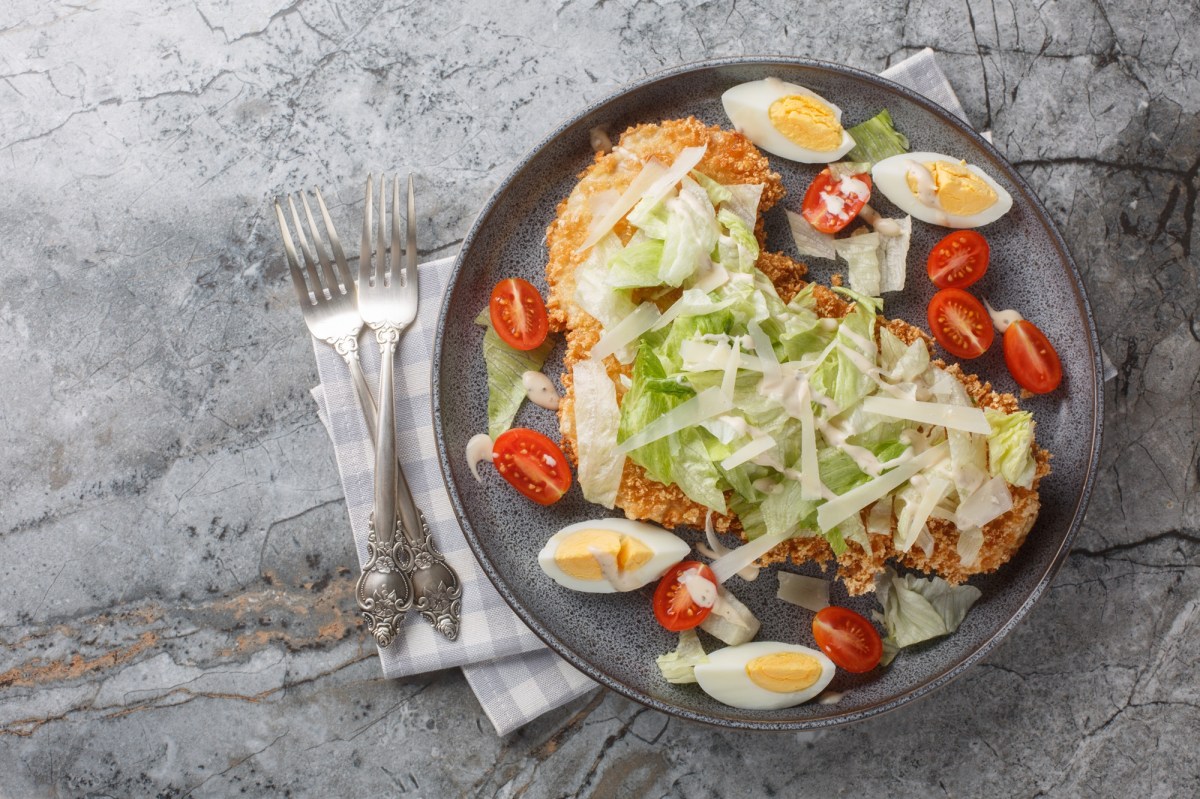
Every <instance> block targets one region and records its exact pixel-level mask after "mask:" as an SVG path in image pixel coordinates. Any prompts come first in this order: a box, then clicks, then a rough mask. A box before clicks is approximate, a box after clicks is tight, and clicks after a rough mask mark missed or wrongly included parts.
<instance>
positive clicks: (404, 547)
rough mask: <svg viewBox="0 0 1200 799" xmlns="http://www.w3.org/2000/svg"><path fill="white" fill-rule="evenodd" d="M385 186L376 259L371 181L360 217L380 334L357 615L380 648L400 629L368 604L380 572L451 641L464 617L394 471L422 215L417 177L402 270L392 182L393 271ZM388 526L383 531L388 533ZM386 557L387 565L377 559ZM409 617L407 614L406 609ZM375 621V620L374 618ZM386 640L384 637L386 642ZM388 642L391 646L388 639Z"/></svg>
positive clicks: (455, 585)
mask: <svg viewBox="0 0 1200 799" xmlns="http://www.w3.org/2000/svg"><path fill="white" fill-rule="evenodd" d="M385 182H386V181H384V180H383V179H382V177H381V179H380V182H379V226H378V228H376V234H377V235H376V247H375V252H374V256H372V248H371V238H372V236H371V233H372V228H373V227H375V225H374V222H373V218H372V217H373V216H374V205H373V193H374V192H373V191H372V179H371V177H370V176H367V196H366V202H365V204H364V209H363V233H362V250H361V253H360V255H359V261H358V268H359V272H358V310H359V313H360V314H361V315H362V319H363V321H364V322H365V323H366V324H367V325H368V326H369V327H370V328H371V329H372V330H374V331H375V340H376V341H377V342H378V344H379V355H380V366H379V417H378V423H377V425H376V428H377V431H376V439H375V510H374V513H373V514H372V529H371V534H370V537H369V538H368V544H367V546H368V550H369V554H370V555H371V559H370V560H369V561H368V563H367V565H366V566H365V567H363V575H362V577H361V578H360V579H359V591H358V597H359V607H360V608H361V609H362V611H363V615H364V616H366V617H367V626H368V627H370V628H371V629H372V631H373V632H374V633H375V639H376V640H377V641H378V642H379V645H380V646H387V643H385V641H384V637H386V636H390V635H393V634H394V631H395V626H394V625H392V624H391V623H390V622H389V621H388V620H381V619H380V618H379V617H378V615H377V613H375V612H374V611H372V609H371V608H370V607H368V606H367V605H365V604H364V598H365V597H367V596H368V595H367V594H366V591H365V589H364V585H365V584H366V583H367V582H369V581H371V580H373V579H379V578H376V577H373V576H372V575H374V574H376V573H377V572H378V571H379V570H380V569H383V570H385V571H386V570H387V569H390V568H392V566H393V565H398V566H399V567H400V568H401V569H402V570H405V571H406V572H407V576H408V577H409V578H410V579H411V581H412V582H411V586H412V605H411V606H412V607H413V608H416V610H417V612H418V613H420V614H421V617H422V618H423V619H425V620H426V621H427V622H429V623H430V624H432V625H433V627H434V629H436V630H437V631H438V632H440V633H441V634H442V635H444V636H446V637H447V638H449V639H450V640H452V641H453V640H454V639H456V638H457V637H458V629H459V621H460V616H461V613H462V583H461V582H460V581H459V579H458V574H457V573H455V571H454V569H452V568H451V567H450V565H449V564H447V563H446V559H445V558H444V557H443V556H442V554H441V552H439V551H438V550H437V548H436V547H435V545H434V543H433V539H432V537H431V535H430V532H429V524H428V523H427V522H426V521H425V515H424V514H423V513H421V511H420V509H419V508H417V505H416V503H415V502H414V501H413V496H412V492H411V491H410V490H409V488H408V482H407V481H406V480H405V479H404V473H403V471H402V470H400V469H399V468H398V466H397V463H396V426H395V404H394V403H395V400H394V397H393V394H394V386H393V383H394V379H395V377H394V374H393V372H394V363H393V361H394V356H395V354H396V344H397V343H398V342H399V340H400V335H401V334H402V333H403V332H404V330H405V329H406V328H407V327H408V326H409V325H410V324H412V321H413V320H414V319H415V318H416V316H417V301H418V273H417V214H416V200H415V198H414V195H413V183H412V177H411V176H409V179H408V223H407V228H408V230H407V242H406V243H407V247H406V252H405V265H404V266H403V267H402V266H401V265H400V253H401V249H400V178H399V177H396V178H395V179H394V180H393V181H392V212H391V217H392V219H391V247H390V256H391V257H390V264H389V257H388V256H389V247H388V224H387V216H388V214H387V202H386V201H385V197H384V184H385ZM385 524H386V527H385ZM381 529H383V530H385V533H384V537H383V539H382V540H381V541H379V542H377V543H375V546H374V548H372V539H373V538H375V536H376V535H377V534H378V533H379V531H380V530H381ZM381 552H384V553H389V557H383V556H381V555H380V554H379V553H381ZM406 609H407V608H406ZM373 616H374V618H373ZM381 631H382V635H383V636H384V637H381ZM388 642H390V638H388Z"/></svg>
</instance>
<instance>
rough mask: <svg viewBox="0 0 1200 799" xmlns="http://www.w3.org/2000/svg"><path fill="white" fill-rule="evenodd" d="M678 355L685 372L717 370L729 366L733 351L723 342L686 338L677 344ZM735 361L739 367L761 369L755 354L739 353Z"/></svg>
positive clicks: (757, 370) (753, 369) (754, 370)
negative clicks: (712, 342) (714, 342)
mask: <svg viewBox="0 0 1200 799" xmlns="http://www.w3.org/2000/svg"><path fill="white" fill-rule="evenodd" d="M679 356H680V357H681V358H682V359H683V370H684V371H685V372H717V371H722V370H725V369H728V368H729V361H730V359H732V358H733V351H732V349H731V348H730V347H729V346H727V345H724V344H723V343H718V344H710V343H709V342H707V341H697V340H696V339H688V340H687V341H684V342H683V343H681V344H680V345H679ZM737 362H738V363H737V368H739V369H749V370H751V371H753V372H761V371H762V370H763V364H762V360H761V359H760V358H758V356H755V355H739V356H738V358H737Z"/></svg>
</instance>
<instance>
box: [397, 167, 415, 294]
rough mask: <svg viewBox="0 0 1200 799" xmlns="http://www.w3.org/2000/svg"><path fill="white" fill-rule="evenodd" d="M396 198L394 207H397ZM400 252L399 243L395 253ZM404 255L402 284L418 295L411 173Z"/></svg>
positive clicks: (409, 177)
mask: <svg viewBox="0 0 1200 799" xmlns="http://www.w3.org/2000/svg"><path fill="white" fill-rule="evenodd" d="M398 200H399V198H397V203H396V205H399V204H400V203H399V201H398ZM399 251H400V244H399V242H397V243H396V252H399ZM404 254H405V256H406V258H407V260H408V266H407V268H406V269H405V270H404V284H405V285H406V286H408V287H409V292H410V293H411V294H413V295H416V294H417V293H419V290H420V281H419V277H420V274H419V270H418V269H417V199H416V196H415V195H414V194H413V179H412V173H411V172H410V173H409V175H408V246H407V247H406V248H405V250H404Z"/></svg>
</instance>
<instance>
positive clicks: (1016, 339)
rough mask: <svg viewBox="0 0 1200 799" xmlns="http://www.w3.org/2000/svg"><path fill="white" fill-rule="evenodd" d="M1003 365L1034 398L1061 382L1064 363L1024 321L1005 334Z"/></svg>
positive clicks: (1047, 343) (1034, 327) (1033, 327)
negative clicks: (1005, 365)
mask: <svg viewBox="0 0 1200 799" xmlns="http://www.w3.org/2000/svg"><path fill="white" fill-rule="evenodd" d="M1004 362H1005V363H1006V364H1008V371H1009V372H1011V373H1012V376H1013V379H1014V380H1016V381H1017V385H1019V386H1020V387H1021V388H1023V389H1025V390H1026V391H1031V392H1033V393H1034V394H1048V393H1049V392H1051V391H1053V390H1054V389H1056V388H1058V384H1059V383H1061V382H1062V362H1061V361H1059V360H1058V353H1057V352H1055V351H1054V345H1053V344H1051V343H1050V340H1049V339H1047V338H1046V334H1045V333H1043V332H1042V331H1041V330H1039V329H1038V327H1037V325H1035V324H1034V323H1033V322H1029V321H1027V320H1025V319H1022V320H1021V321H1019V322H1013V323H1012V324H1011V325H1009V326H1008V330H1005V331H1004Z"/></svg>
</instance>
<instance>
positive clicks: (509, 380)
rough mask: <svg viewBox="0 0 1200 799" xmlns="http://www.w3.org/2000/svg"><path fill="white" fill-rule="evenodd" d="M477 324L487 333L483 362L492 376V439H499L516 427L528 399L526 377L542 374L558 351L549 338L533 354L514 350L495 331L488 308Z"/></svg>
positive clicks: (490, 416) (489, 425)
mask: <svg viewBox="0 0 1200 799" xmlns="http://www.w3.org/2000/svg"><path fill="white" fill-rule="evenodd" d="M475 324H477V325H479V326H480V327H484V328H486V329H487V330H486V332H484V334H483V362H484V365H485V366H486V367H487V376H488V435H489V436H491V437H492V438H493V439H495V438H496V437H498V436H499V435H500V434H501V433H503V432H504V431H505V430H507V429H508V428H510V427H512V423H513V419H515V418H516V416H517V411H518V410H519V409H520V407H521V401H522V400H524V399H525V393H526V392H525V381H524V380H523V379H522V377H523V375H524V374H525V373H526V372H540V371H541V370H542V364H544V363H545V362H546V358H547V357H549V355H550V351H551V350H552V349H554V341H553V340H552V339H550V338H547V339H546V340H545V341H544V342H542V343H541V344H540V345H539V346H538V347H536V348H534V349H532V350H526V351H521V350H516V349H513V348H512V347H510V346H508V345H507V344H505V343H504V341H503V340H502V339H501V338H500V336H499V335H498V334H497V333H496V331H495V329H493V328H492V319H491V315H490V314H489V313H488V309H487V308H484V309H483V310H482V311H480V312H479V316H477V317H475Z"/></svg>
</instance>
